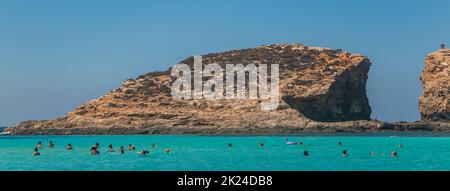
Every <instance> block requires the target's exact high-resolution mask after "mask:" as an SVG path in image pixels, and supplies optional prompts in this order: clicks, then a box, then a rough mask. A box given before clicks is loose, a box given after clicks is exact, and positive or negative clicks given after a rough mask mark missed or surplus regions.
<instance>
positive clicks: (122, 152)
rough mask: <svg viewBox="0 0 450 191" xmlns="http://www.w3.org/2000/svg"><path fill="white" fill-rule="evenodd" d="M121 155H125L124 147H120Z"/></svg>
mask: <svg viewBox="0 0 450 191" xmlns="http://www.w3.org/2000/svg"><path fill="white" fill-rule="evenodd" d="M120 154H122V155H123V154H125V148H123V146H120Z"/></svg>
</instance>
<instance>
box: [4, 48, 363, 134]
mask: <svg viewBox="0 0 450 191" xmlns="http://www.w3.org/2000/svg"><path fill="white" fill-rule="evenodd" d="M193 60H194V59H193V58H192V57H191V58H188V59H186V60H184V61H182V62H181V63H184V64H188V65H192V64H193ZM203 63H204V64H209V63H218V64H220V65H225V64H244V65H246V64H255V65H259V64H268V65H270V64H278V65H279V66H280V73H279V76H280V94H281V98H282V100H281V103H280V105H279V107H278V109H276V110H272V111H263V110H261V109H260V105H259V103H260V102H261V100H258V99H256V100H214V101H208V100H175V99H173V98H172V96H171V84H172V82H173V81H174V79H173V78H172V77H171V76H170V70H168V71H165V72H153V73H149V74H146V75H142V76H140V77H138V78H137V79H130V80H126V81H124V82H123V84H122V86H121V87H120V88H118V89H116V90H113V91H111V92H109V93H108V94H106V95H105V96H103V97H100V98H98V99H95V100H92V101H90V102H88V103H85V104H83V105H81V106H80V107H78V108H76V109H75V110H73V111H72V112H70V113H68V115H67V116H65V117H61V118H58V119H55V120H48V121H26V122H22V123H20V124H18V125H17V126H16V128H14V129H13V131H15V132H16V134H20V132H33V131H35V132H37V131H39V132H45V131H50V130H53V131H58V132H69V134H70V132H71V130H75V129H76V130H77V131H76V132H77V134H82V133H79V132H80V129H86V131H89V132H91V131H94V130H92V129H103V130H105V129H106V130H110V131H113V132H116V131H117V132H121V133H123V132H127V131H129V132H133V133H139V132H143V133H152V132H153V133H155V132H156V133H158V132H176V131H177V129H184V130H186V129H190V130H192V131H194V130H195V131H201V129H205V131H206V130H207V129H208V131H213V132H221V131H223V130H222V129H231V128H233V129H241V130H245V129H258V128H261V129H264V128H271V129H277V128H278V129H280V128H283V129H286V128H292V129H299V128H300V129H308V128H314V127H318V126H321V125H320V124H321V123H322V122H344V121H351V120H369V119H370V115H371V108H370V106H369V102H368V99H367V96H366V81H367V78H368V71H369V68H370V65H371V63H370V61H369V59H368V58H367V57H365V56H362V55H358V54H351V53H348V52H346V51H343V50H331V49H327V48H317V47H308V46H303V45H299V44H292V45H268V46H260V47H257V48H252V49H243V50H232V51H227V52H222V53H211V54H207V55H204V56H203ZM349 124H351V125H350V126H352V125H353V123H349ZM323 127H325V126H323ZM168 129H170V130H168ZM192 131H187V132H192ZM94 132H95V131H94ZM224 132H225V131H224ZM254 132H257V130H254Z"/></svg>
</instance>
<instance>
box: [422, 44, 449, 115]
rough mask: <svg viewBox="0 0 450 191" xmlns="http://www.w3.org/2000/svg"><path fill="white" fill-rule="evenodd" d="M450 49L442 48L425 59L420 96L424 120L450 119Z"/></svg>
mask: <svg viewBox="0 0 450 191" xmlns="http://www.w3.org/2000/svg"><path fill="white" fill-rule="evenodd" d="M449 65H450V49H448V48H441V49H440V50H438V51H436V52H434V53H431V54H429V55H428V56H427V58H426V60H425V68H424V70H423V72H422V75H421V77H420V79H421V81H422V83H423V94H422V96H421V97H420V101H419V105H420V114H421V116H422V120H428V121H441V120H442V121H448V120H450V83H449V81H450V67H449Z"/></svg>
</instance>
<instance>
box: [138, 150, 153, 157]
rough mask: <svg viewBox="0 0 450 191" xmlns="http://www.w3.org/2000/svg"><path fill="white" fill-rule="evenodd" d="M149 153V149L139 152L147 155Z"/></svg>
mask: <svg viewBox="0 0 450 191" xmlns="http://www.w3.org/2000/svg"><path fill="white" fill-rule="evenodd" d="M148 153H150V152H149V151H147V150H142V151H141V152H139V153H138V154H139V155H141V156H145V155H147V154H148Z"/></svg>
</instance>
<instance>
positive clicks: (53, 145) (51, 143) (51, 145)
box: [48, 141, 55, 149]
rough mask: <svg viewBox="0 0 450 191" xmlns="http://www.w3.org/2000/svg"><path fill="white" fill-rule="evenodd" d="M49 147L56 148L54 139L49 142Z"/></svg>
mask: <svg viewBox="0 0 450 191" xmlns="http://www.w3.org/2000/svg"><path fill="white" fill-rule="evenodd" d="M48 148H51V149H53V148H55V144H53V141H50V143H49V144H48Z"/></svg>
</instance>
